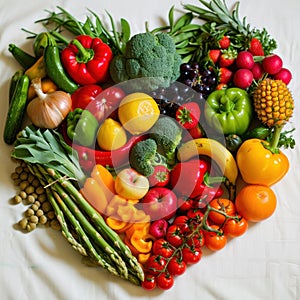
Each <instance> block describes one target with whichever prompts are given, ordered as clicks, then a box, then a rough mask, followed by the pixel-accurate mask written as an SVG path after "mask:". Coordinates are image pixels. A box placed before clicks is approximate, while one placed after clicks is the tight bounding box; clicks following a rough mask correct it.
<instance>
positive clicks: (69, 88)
mask: <svg viewBox="0 0 300 300" xmlns="http://www.w3.org/2000/svg"><path fill="white" fill-rule="evenodd" d="M44 60H45V65H46V71H47V74H48V77H49V78H50V79H51V80H52V81H53V82H54V83H55V84H56V85H57V86H58V87H59V88H60V89H62V90H63V91H65V92H67V93H70V94H72V93H74V92H75V91H76V90H77V89H78V85H77V84H76V83H75V82H74V81H73V80H72V79H71V78H70V77H69V75H68V74H67V73H66V71H65V69H64V67H63V65H62V63H61V60H60V53H59V48H58V47H57V46H47V47H46V48H45V51H44Z"/></svg>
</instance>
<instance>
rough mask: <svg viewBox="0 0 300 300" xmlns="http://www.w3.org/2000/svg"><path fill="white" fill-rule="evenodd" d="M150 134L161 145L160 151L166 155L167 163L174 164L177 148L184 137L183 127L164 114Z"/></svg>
mask: <svg viewBox="0 0 300 300" xmlns="http://www.w3.org/2000/svg"><path fill="white" fill-rule="evenodd" d="M149 134H150V135H149V136H150V138H152V139H154V140H155V142H156V144H157V145H159V147H158V152H159V153H160V154H161V155H163V156H165V157H166V159H167V164H168V165H171V166H172V165H174V164H175V162H176V158H175V155H176V149H177V147H178V145H179V143H180V142H181V138H182V128H181V127H180V126H179V125H178V124H177V122H176V121H175V120H174V119H173V118H170V117H168V116H162V117H160V118H159V119H158V120H157V122H156V123H155V124H154V125H153V127H152V128H151V130H150V133H149Z"/></svg>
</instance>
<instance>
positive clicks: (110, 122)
mask: <svg viewBox="0 0 300 300" xmlns="http://www.w3.org/2000/svg"><path fill="white" fill-rule="evenodd" d="M97 142H98V145H99V147H100V148H101V149H103V150H107V151H110V150H116V149H118V148H120V147H122V146H124V145H125V144H126V142H127V136H126V131H125V129H124V128H123V127H122V125H121V124H120V123H119V122H117V121H115V120H114V119H112V118H107V119H106V120H105V121H104V122H103V123H102V124H101V125H100V127H99V130H98V134H97Z"/></svg>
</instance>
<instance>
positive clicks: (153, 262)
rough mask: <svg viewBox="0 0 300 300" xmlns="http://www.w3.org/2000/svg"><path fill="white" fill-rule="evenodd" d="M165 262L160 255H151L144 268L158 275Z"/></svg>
mask: <svg viewBox="0 0 300 300" xmlns="http://www.w3.org/2000/svg"><path fill="white" fill-rule="evenodd" d="M166 264H167V260H166V259H165V258H164V257H162V256H161V255H151V256H150V257H149V259H148V260H147V263H146V270H147V271H148V272H149V273H150V274H152V275H159V274H160V273H161V272H162V271H163V269H164V268H165V266H166Z"/></svg>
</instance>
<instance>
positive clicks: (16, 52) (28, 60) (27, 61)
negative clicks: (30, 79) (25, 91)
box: [8, 44, 37, 69]
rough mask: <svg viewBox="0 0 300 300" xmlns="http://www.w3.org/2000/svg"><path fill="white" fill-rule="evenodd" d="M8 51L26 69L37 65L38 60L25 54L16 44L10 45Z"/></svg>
mask: <svg viewBox="0 0 300 300" xmlns="http://www.w3.org/2000/svg"><path fill="white" fill-rule="evenodd" d="M8 51H9V52H10V53H11V54H12V55H13V57H14V58H15V60H16V61H17V62H18V63H19V64H20V65H21V66H22V67H23V68H24V69H28V68H30V67H31V66H32V65H34V64H35V62H36V60H37V59H36V58H35V57H34V56H32V55H30V54H29V53H27V52H25V51H24V50H22V49H21V48H19V47H18V46H16V45H15V44H9V45H8Z"/></svg>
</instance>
